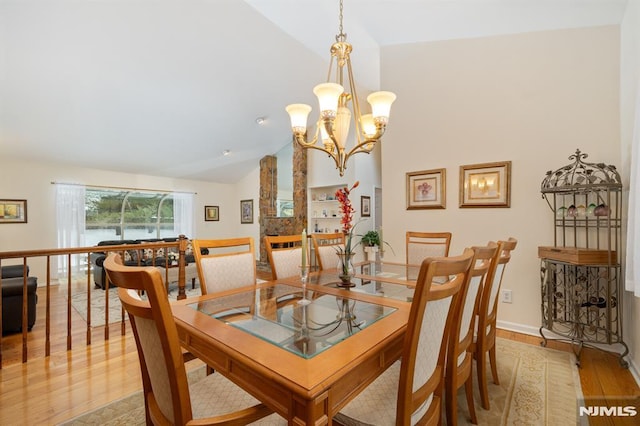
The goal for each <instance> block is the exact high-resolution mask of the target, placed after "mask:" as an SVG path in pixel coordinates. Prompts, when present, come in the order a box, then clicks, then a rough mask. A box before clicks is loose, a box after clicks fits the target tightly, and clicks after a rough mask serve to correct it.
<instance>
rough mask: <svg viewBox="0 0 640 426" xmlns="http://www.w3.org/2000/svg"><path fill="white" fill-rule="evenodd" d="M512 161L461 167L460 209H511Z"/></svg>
mask: <svg viewBox="0 0 640 426" xmlns="http://www.w3.org/2000/svg"><path fill="white" fill-rule="evenodd" d="M510 187H511V161H500V162H496V163H484V164H471V165H468V166H460V207H510V206H511V188H510Z"/></svg>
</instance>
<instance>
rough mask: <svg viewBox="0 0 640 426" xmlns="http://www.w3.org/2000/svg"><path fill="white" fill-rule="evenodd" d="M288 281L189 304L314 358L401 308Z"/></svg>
mask: <svg viewBox="0 0 640 426" xmlns="http://www.w3.org/2000/svg"><path fill="white" fill-rule="evenodd" d="M307 293H308V294H307V298H308V299H310V300H311V303H310V304H307V305H305V304H300V303H298V301H299V300H301V299H302V289H301V288H299V287H294V286H289V285H286V284H276V285H275V286H272V287H264V288H257V289H255V290H252V291H248V292H244V293H239V294H234V295H230V296H224V297H220V298H216V299H211V300H206V301H201V302H197V303H192V304H189V305H187V306H189V307H191V308H193V309H196V310H198V311H200V312H202V313H204V314H206V315H209V316H211V317H213V318H216V319H218V320H220V321H224V322H225V323H227V324H229V325H231V326H233V327H237V328H239V329H241V330H244V331H246V332H248V333H250V334H252V335H254V336H256V337H259V338H261V339H263V340H266V341H268V342H270V343H272V344H274V345H277V346H279V347H281V348H283V349H286V350H288V351H290V352H293V353H294V354H296V355H298V356H301V357H304V358H311V357H313V356H315V355H317V354H319V353H320V352H322V351H324V350H325V349H328V348H330V347H331V346H333V345H336V344H338V343H340V342H341V341H343V340H344V339H346V338H348V337H349V336H351V335H353V334H355V333H357V332H359V331H360V330H363V329H365V328H366V327H368V326H370V325H371V324H373V323H375V322H376V321H378V320H379V319H381V318H384V317H385V316H387V315H389V314H391V313H392V312H394V311H395V310H396V309H395V308H392V307H388V306H382V305H377V304H375V303H368V302H363V301H359V300H353V299H349V298H346V297H341V296H337V295H333V294H326V293H321V292H318V291H315V290H309V289H307Z"/></svg>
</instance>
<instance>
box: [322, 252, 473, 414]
mask: <svg viewBox="0 0 640 426" xmlns="http://www.w3.org/2000/svg"><path fill="white" fill-rule="evenodd" d="M472 257H473V250H471V249H467V250H465V251H464V253H463V254H462V255H460V256H453V257H436V258H427V259H425V260H424V261H423V262H422V264H421V267H420V273H419V274H418V280H417V282H416V288H415V292H414V295H413V302H412V303H411V310H410V313H409V320H408V323H407V331H406V334H405V338H404V344H403V350H402V358H401V360H400V361H397V362H395V363H394V364H392V365H391V367H389V368H388V369H387V370H386V371H385V372H384V373H383V374H382V375H380V376H379V377H378V378H377V379H375V380H374V381H373V382H372V383H371V384H369V386H367V387H366V388H365V389H364V390H363V391H362V392H361V393H360V394H359V395H358V396H357V397H356V398H355V399H353V400H352V401H351V402H349V403H348V404H347V405H346V406H345V407H344V408H343V409H342V410H341V411H340V413H338V414H337V415H336V416H335V417H334V420H335V421H336V422H338V423H339V424H342V425H377V426H384V425H412V424H425V425H435V424H439V423H440V421H441V418H442V414H443V413H442V407H443V403H442V396H443V387H444V371H445V358H446V352H447V339H448V335H449V325H450V324H453V323H454V322H455V318H456V317H457V316H458V315H459V314H460V312H461V311H460V309H459V308H460V303H459V297H460V294H461V293H460V290H461V289H462V288H463V285H465V284H466V283H467V274H468V271H469V268H470V266H471V259H472ZM363 380H364V378H363Z"/></svg>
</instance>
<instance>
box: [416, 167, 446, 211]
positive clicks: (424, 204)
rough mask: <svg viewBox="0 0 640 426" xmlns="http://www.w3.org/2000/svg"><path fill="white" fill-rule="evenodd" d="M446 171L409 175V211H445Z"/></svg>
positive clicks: (428, 171) (421, 172) (425, 171)
mask: <svg viewBox="0 0 640 426" xmlns="http://www.w3.org/2000/svg"><path fill="white" fill-rule="evenodd" d="M446 172H447V171H446V170H445V169H434V170H422V171H420V172H411V173H407V210H414V209H444V208H446V206H447V203H446V195H445V194H446V191H445V190H446V186H445V185H446Z"/></svg>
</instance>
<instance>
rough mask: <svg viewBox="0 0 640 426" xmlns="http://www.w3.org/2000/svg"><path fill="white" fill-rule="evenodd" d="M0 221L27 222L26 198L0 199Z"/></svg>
mask: <svg viewBox="0 0 640 426" xmlns="http://www.w3.org/2000/svg"><path fill="white" fill-rule="evenodd" d="M0 223H27V200H9V199H0Z"/></svg>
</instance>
